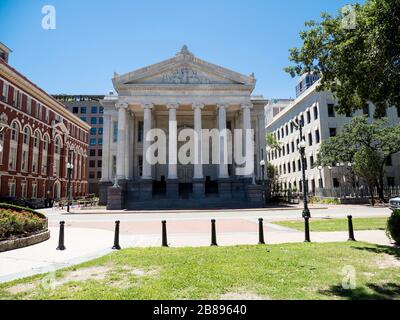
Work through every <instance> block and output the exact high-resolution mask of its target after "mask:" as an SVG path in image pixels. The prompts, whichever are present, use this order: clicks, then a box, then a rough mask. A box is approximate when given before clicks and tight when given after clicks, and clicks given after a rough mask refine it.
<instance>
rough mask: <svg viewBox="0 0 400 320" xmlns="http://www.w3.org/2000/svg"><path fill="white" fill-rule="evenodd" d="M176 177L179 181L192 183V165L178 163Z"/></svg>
mask: <svg viewBox="0 0 400 320" xmlns="http://www.w3.org/2000/svg"><path fill="white" fill-rule="evenodd" d="M178 179H179V183H192V181H193V165H192V164H186V165H183V164H178Z"/></svg>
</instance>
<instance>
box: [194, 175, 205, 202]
mask: <svg viewBox="0 0 400 320" xmlns="http://www.w3.org/2000/svg"><path fill="white" fill-rule="evenodd" d="M192 184H193V197H194V198H195V199H202V198H205V197H206V185H205V179H193V181H192Z"/></svg>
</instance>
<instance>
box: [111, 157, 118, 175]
mask: <svg viewBox="0 0 400 320" xmlns="http://www.w3.org/2000/svg"><path fill="white" fill-rule="evenodd" d="M111 173H112V177H115V176H116V175H117V156H112V172H111Z"/></svg>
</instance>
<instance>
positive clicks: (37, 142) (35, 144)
mask: <svg viewBox="0 0 400 320" xmlns="http://www.w3.org/2000/svg"><path fill="white" fill-rule="evenodd" d="M33 139H34V140H33V147H34V148H39V141H40V133H39V131H36V132H35V136H34V138H33Z"/></svg>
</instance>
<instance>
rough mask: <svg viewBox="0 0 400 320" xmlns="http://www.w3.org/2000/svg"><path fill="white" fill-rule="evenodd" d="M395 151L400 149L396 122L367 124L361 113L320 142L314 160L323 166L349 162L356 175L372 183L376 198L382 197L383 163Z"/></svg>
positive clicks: (399, 128)
mask: <svg viewBox="0 0 400 320" xmlns="http://www.w3.org/2000/svg"><path fill="white" fill-rule="evenodd" d="M397 152H400V125H389V124H388V122H387V120H385V119H378V120H375V121H373V122H371V123H370V122H369V120H368V118H367V117H365V116H361V117H354V118H353V119H352V121H351V122H350V123H349V124H346V125H344V126H343V129H342V131H341V132H340V133H339V134H338V135H337V136H336V137H331V138H329V139H327V140H324V141H323V142H322V144H321V149H320V153H319V155H318V163H319V164H321V165H324V166H327V165H332V164H335V163H338V162H351V163H353V165H354V170H355V171H357V172H356V174H357V175H358V176H359V177H361V178H363V179H364V180H365V181H366V182H367V183H368V185H369V186H370V188H371V189H372V188H373V187H374V186H376V187H377V189H378V194H379V198H380V199H381V200H384V194H383V184H384V182H383V178H384V175H385V165H386V163H387V161H388V159H389V158H390V157H391V156H392V155H393V154H395V153H397ZM372 177H373V178H372Z"/></svg>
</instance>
